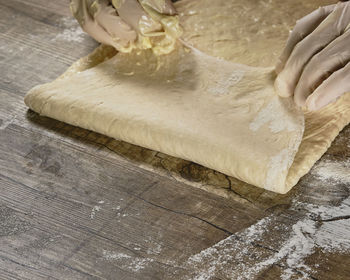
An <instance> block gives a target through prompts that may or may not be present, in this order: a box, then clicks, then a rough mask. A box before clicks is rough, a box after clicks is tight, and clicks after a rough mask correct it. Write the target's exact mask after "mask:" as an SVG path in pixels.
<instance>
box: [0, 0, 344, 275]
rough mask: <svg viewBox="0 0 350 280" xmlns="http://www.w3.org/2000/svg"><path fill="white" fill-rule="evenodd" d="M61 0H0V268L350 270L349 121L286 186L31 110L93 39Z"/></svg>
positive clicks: (10, 271)
mask: <svg viewBox="0 0 350 280" xmlns="http://www.w3.org/2000/svg"><path fill="white" fill-rule="evenodd" d="M68 3H69V1H68V0H61V1H44V0H30V1H28V0H11V1H8V0H0V7H1V8H0V29H1V33H0V38H1V43H0V59H1V64H0V65H1V75H0V86H1V90H0V279H31V280H34V279H279V278H280V277H281V276H283V277H284V279H297V278H299V277H302V276H304V277H305V278H304V279H349V278H350V253H349V252H350V251H349V250H348V249H349V248H348V245H349V244H350V219H349V218H350V216H349V215H350V211H349V209H350V203H349V196H350V186H349V184H350V183H349V179H348V178H347V176H344V174H346V170H348V169H347V168H350V160H349V157H350V140H349V139H350V127H349V126H348V127H347V128H346V129H345V130H344V131H343V132H342V133H341V135H340V136H339V137H338V138H337V139H336V141H335V142H334V143H333V145H332V147H331V148H330V149H329V151H328V152H327V154H326V155H325V156H324V157H323V159H322V160H321V162H320V163H319V164H318V166H316V168H314V169H313V171H312V172H311V173H310V174H309V175H307V176H305V177H304V178H303V179H302V180H301V182H300V183H299V184H298V186H297V187H295V188H294V189H293V190H292V191H291V192H290V193H289V194H288V195H284V196H283V195H277V194H273V193H270V192H267V191H263V190H261V189H258V188H255V187H252V186H249V185H246V184H242V183H238V181H237V180H235V179H234V178H230V177H227V176H224V175H222V174H220V173H218V172H215V171H213V170H209V169H206V168H204V167H201V166H198V165H196V164H193V163H190V162H187V161H183V160H180V159H175V158H172V157H169V156H166V155H164V154H161V153H157V152H154V151H150V150H147V149H143V148H140V147H136V146H133V145H130V144H127V143H124V142H121V141H118V140H114V139H110V138H108V137H105V136H103V135H99V134H96V133H93V132H91V131H87V130H84V129H80V128H77V127H73V126H70V125H66V124H64V123H61V122H58V121H55V120H52V119H48V118H44V117H40V116H38V115H37V114H35V113H34V112H31V111H28V110H27V108H26V106H25V105H24V103H23V97H24V95H25V93H26V92H27V91H28V90H29V89H30V88H31V87H33V86H35V85H37V84H41V83H45V82H49V81H51V80H53V79H54V78H56V77H57V76H58V75H59V74H61V73H63V72H64V70H65V69H66V68H67V67H68V66H69V65H70V64H71V63H72V62H74V61H75V60H77V59H78V58H80V57H81V56H83V55H86V54H88V53H89V52H90V51H92V50H93V49H94V48H95V47H96V46H97V44H96V43H95V42H94V41H93V40H92V39H90V38H89V37H88V36H87V35H85V34H83V33H82V32H81V31H80V29H79V27H78V25H77V23H76V22H75V21H74V20H73V19H72V18H71V16H70V13H69V9H68ZM339 168H340V169H342V168H343V169H342V170H343V173H339V172H338V170H339ZM334 169H336V170H334ZM332 172H333V173H332ZM344 172H345V173H344ZM203 189H204V190H203ZM205 189H206V190H210V191H211V192H213V190H214V191H215V190H216V193H217V194H218V195H216V194H213V193H210V192H207V191H205ZM327 213H328V214H327ZM327 215H328V216H327Z"/></svg>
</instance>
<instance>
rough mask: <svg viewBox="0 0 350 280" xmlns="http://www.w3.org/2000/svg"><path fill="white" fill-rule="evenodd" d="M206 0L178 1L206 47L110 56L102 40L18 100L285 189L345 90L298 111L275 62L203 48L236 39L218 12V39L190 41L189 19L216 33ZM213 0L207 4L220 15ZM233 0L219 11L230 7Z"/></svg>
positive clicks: (307, 160) (324, 138)
mask: <svg viewBox="0 0 350 280" xmlns="http://www.w3.org/2000/svg"><path fill="white" fill-rule="evenodd" d="M205 2H207V1H205V0H202V1H190V0H182V1H180V2H179V3H177V8H178V10H179V11H180V16H181V20H182V21H181V22H182V23H183V27H184V32H185V34H184V38H187V42H189V43H192V44H193V45H194V46H195V47H196V48H198V49H201V50H202V51H203V52H202V51H199V50H197V49H196V48H192V47H184V46H183V45H182V44H180V43H179V44H178V46H177V48H176V50H175V51H174V52H172V53H171V54H169V55H166V56H156V55H155V54H154V53H153V52H152V51H150V50H143V51H134V52H132V53H130V54H122V53H118V54H117V53H116V52H115V51H114V50H113V49H112V48H110V47H107V46H100V47H99V48H97V49H96V50H95V51H94V52H93V53H92V54H90V55H89V56H87V57H85V58H82V59H81V60H79V61H78V62H76V63H75V64H73V65H72V66H71V67H70V68H69V69H68V70H67V71H66V73H64V74H63V75H62V76H61V77H59V78H58V79H57V80H55V81H54V82H52V83H49V84H45V85H40V86H37V87H35V88H33V89H32V90H31V91H30V92H29V93H28V94H27V95H26V97H25V103H26V104H27V105H28V106H29V107H30V108H31V109H32V110H34V111H36V112H38V113H39V114H41V115H44V116H48V117H52V118H55V119H58V120H60V121H63V122H66V123H69V124H72V125H76V126H79V127H83V128H86V129H90V130H93V131H96V132H99V133H102V134H105V135H108V136H110V137H113V138H117V139H121V140H123V141H126V142H130V143H133V144H135V145H139V146H143V147H146V148H150V149H153V150H157V151H160V152H163V153H166V154H169V155H172V156H175V157H180V158H183V159H186V160H191V161H194V162H196V163H199V164H201V165H204V166H206V167H209V168H212V169H215V170H218V171H220V172H223V173H224V174H227V175H230V176H234V177H236V178H238V179H240V180H242V181H244V182H247V183H249V184H252V185H255V186H258V187H261V188H264V189H267V190H271V191H274V192H278V193H286V192H288V191H289V190H290V189H291V188H292V187H293V186H294V185H295V184H296V183H297V182H298V180H299V179H300V178H301V177H302V176H303V175H305V174H306V173H307V172H308V171H309V170H310V168H311V167H312V166H313V164H314V163H315V162H316V161H317V160H318V159H319V158H320V157H321V156H322V154H323V153H324V152H325V151H326V150H327V148H328V147H329V146H330V144H331V142H332V141H333V140H334V138H335V137H336V135H337V134H338V133H339V131H340V130H341V129H343V128H344V126H345V125H347V124H348V123H349V122H350V112H349V109H348V108H349V106H350V94H346V95H344V96H343V97H342V98H341V99H339V100H338V101H337V102H336V103H335V104H332V105H330V106H328V107H326V108H325V109H323V110H321V111H318V112H312V113H305V114H304V113H303V112H302V111H300V110H299V109H298V108H297V107H296V106H295V104H294V102H293V101H292V100H291V99H288V98H279V97H278V96H277V95H276V93H275V91H274V86H273V83H274V79H275V74H274V69H273V68H271V67H264V68H263V67H252V66H247V65H243V64H238V63H234V62H230V61H228V60H224V59H222V58H221V59H220V58H215V57H212V56H209V55H207V54H205V53H204V52H206V53H209V54H213V53H212V52H213V49H212V46H213V45H214V44H215V42H216V40H217V38H219V37H220V36H222V34H225V36H226V39H227V38H229V40H227V42H226V43H225V44H222V43H221V41H220V46H221V47H220V46H219V47H217V48H215V55H217V56H220V57H224V58H226V59H227V56H229V54H230V49H232V48H234V40H238V39H237V38H235V37H234V35H232V34H230V32H229V31H230V29H231V27H232V26H231V25H230V26H229V25H227V24H226V21H227V20H229V19H228V18H225V17H223V18H222V19H221V20H222V24H221V25H220V26H219V27H216V29H215V30H216V32H217V36H214V35H215V34H214V35H213V32H209V33H208V32H207V33H205V32H204V33H203V34H202V35H201V36H202V37H201V38H200V39H199V38H198V36H199V35H198V36H197V35H196V36H195V39H194V41H191V34H192V35H195V34H197V33H196V32H197V29H196V28H195V27H194V26H193V21H195V22H197V23H200V24H201V26H203V28H204V29H206V30H209V31H210V30H213V29H212V27H211V26H210V20H208V19H207V18H203V11H204V10H203V9H205V8H202V7H206V6H205ZM220 2H221V1H218V2H217V3H216V2H215V3H211V4H210V5H212V7H213V8H214V9H217V12H218V13H219V12H220V9H222V7H221V6H220V4H223V3H220ZM237 2H240V1H232V5H231V6H229V5H227V4H225V5H224V6H225V7H224V8H225V9H231V10H232V9H233V8H234V7H235V5H236V4H237ZM287 2H288V3H289V2H291V0H290V1H287ZM225 3H226V2H225ZM242 5H244V4H243V2H242ZM189 6H190V7H189ZM230 7H231V8H230ZM190 11H191V12H190ZM205 19H206V20H205ZM206 22H207V23H206ZM205 24H206V25H205ZM235 24H237V25H238V24H239V23H235ZM207 34H209V35H207ZM230 36H232V38H230ZM241 39H242V38H241ZM243 39H244V38H243ZM201 42H205V44H204V43H203V44H201ZM209 42H212V43H213V44H209ZM235 52H236V53H237V52H239V49H238V50H237V49H236V50H235ZM242 52H244V50H242ZM258 52H259V51H258ZM260 54H261V52H260ZM242 56H244V54H242V55H241V57H242ZM229 59H230V58H229ZM231 60H232V59H231ZM249 60H250V61H252V60H254V59H252V57H250V58H249Z"/></svg>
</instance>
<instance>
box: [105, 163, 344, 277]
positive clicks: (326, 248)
mask: <svg viewBox="0 0 350 280" xmlns="http://www.w3.org/2000/svg"><path fill="white" fill-rule="evenodd" d="M349 166H350V163H349V161H348V162H345V163H344V162H342V163H339V162H334V161H329V160H322V161H320V162H319V163H318V164H317V165H316V166H315V167H314V168H313V170H312V175H314V176H313V177H315V178H316V179H315V180H316V182H317V181H326V182H327V183H332V182H333V183H334V184H345V185H346V186H347V187H348V188H349V191H350V184H349V178H348V177H349V176H347V175H348V174H349V172H348V171H349ZM291 210H292V211H296V210H298V211H300V213H305V214H303V215H304V216H303V218H302V219H301V220H299V221H297V222H295V224H294V225H292V226H290V225H288V224H280V225H277V226H276V224H277V223H276V222H277V221H280V219H279V217H278V216H275V215H273V214H272V215H270V216H268V217H265V218H263V219H261V220H260V221H258V222H257V223H255V224H253V225H252V226H250V227H248V228H247V229H245V230H243V231H242V232H239V233H237V234H234V235H231V236H229V237H228V238H226V239H224V240H221V241H220V242H218V243H216V244H214V245H213V246H211V247H209V248H207V249H205V250H203V251H201V252H199V253H198V254H195V255H193V256H191V257H190V258H188V259H187V261H185V262H184V263H181V264H176V263H175V264H174V263H172V264H171V265H173V266H178V267H180V268H184V269H185V270H188V271H190V272H193V271H194V273H193V274H191V275H188V276H186V280H187V279H193V280H210V279H213V278H220V279H221V278H222V279H236V280H250V279H256V277H257V276H258V275H259V273H261V272H263V271H264V270H266V269H268V268H269V267H270V266H271V265H278V266H279V267H280V269H281V270H282V273H281V277H280V279H282V280H288V279H294V278H295V277H297V279H310V276H312V275H313V274H314V273H316V271H314V267H315V268H317V267H318V265H319V264H314V266H311V265H308V264H307V263H306V262H305V260H306V259H307V258H308V257H309V256H311V255H312V254H314V253H316V252H318V251H319V250H321V251H323V252H326V253H327V252H329V253H348V252H350V219H348V218H344V219H341V218H340V219H337V217H342V216H344V217H346V216H349V215H350V197H349V198H347V199H345V200H343V201H342V203H341V204H340V205H338V206H325V205H315V204H310V203H305V202H300V201H298V200H295V201H293V203H292V207H291ZM281 231H282V232H285V233H286V235H285V236H284V239H283V240H282V241H281V240H280V238H281ZM266 238H269V244H272V245H269V246H270V247H271V248H269V246H268V245H267V247H266V246H262V245H263V244H261V243H259V242H261V240H266ZM274 238H277V239H274ZM149 245H150V246H149V249H148V250H147V255H152V254H153V255H157V254H159V253H160V252H161V246H160V245H159V244H158V245H159V246H158V245H157V243H154V244H153V245H154V246H151V245H152V244H149ZM264 245H265V244H264ZM134 250H135V251H140V248H139V247H135V249H134ZM102 257H103V259H104V260H107V261H113V262H117V264H118V265H119V266H120V267H122V268H123V269H126V270H129V271H132V272H142V271H143V270H144V269H147V268H148V267H151V266H152V265H154V262H155V259H153V258H150V257H134V256H130V255H127V254H123V253H116V252H112V251H107V250H104V251H103V252H102ZM162 262H164V263H167V260H163V261H162Z"/></svg>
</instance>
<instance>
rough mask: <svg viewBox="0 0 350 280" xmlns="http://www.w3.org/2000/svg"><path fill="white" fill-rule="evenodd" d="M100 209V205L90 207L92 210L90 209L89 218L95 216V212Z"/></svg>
mask: <svg viewBox="0 0 350 280" xmlns="http://www.w3.org/2000/svg"><path fill="white" fill-rule="evenodd" d="M101 209H102V207H101V206H98V205H95V206H94V207H93V208H92V210H91V214H90V218H91V219H94V218H95V216H96V213H97V212H98V211H100V210H101Z"/></svg>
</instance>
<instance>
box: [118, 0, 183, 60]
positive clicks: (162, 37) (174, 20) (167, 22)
mask: <svg viewBox="0 0 350 280" xmlns="http://www.w3.org/2000/svg"><path fill="white" fill-rule="evenodd" d="M141 5H142V7H143V8H144V10H145V11H146V13H147V14H148V15H149V16H151V17H152V19H154V20H155V21H157V22H159V23H160V24H161V26H162V30H161V31H155V32H146V31H145V30H147V26H146V25H145V26H143V25H144V24H143V22H142V20H140V23H139V24H140V32H141V34H138V39H137V40H136V41H135V42H133V43H131V44H130V45H129V46H128V47H126V48H121V49H120V51H121V52H125V53H128V52H131V51H132V50H134V49H142V50H144V49H152V50H153V52H154V53H155V54H156V55H162V54H168V53H171V52H172V51H173V50H174V49H175V45H176V41H177V39H178V38H179V37H180V36H181V35H182V28H181V27H180V24H179V17H178V16H177V15H175V16H168V15H164V14H161V13H159V12H157V11H155V10H154V9H152V8H151V7H150V6H148V5H145V4H142V2H141Z"/></svg>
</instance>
